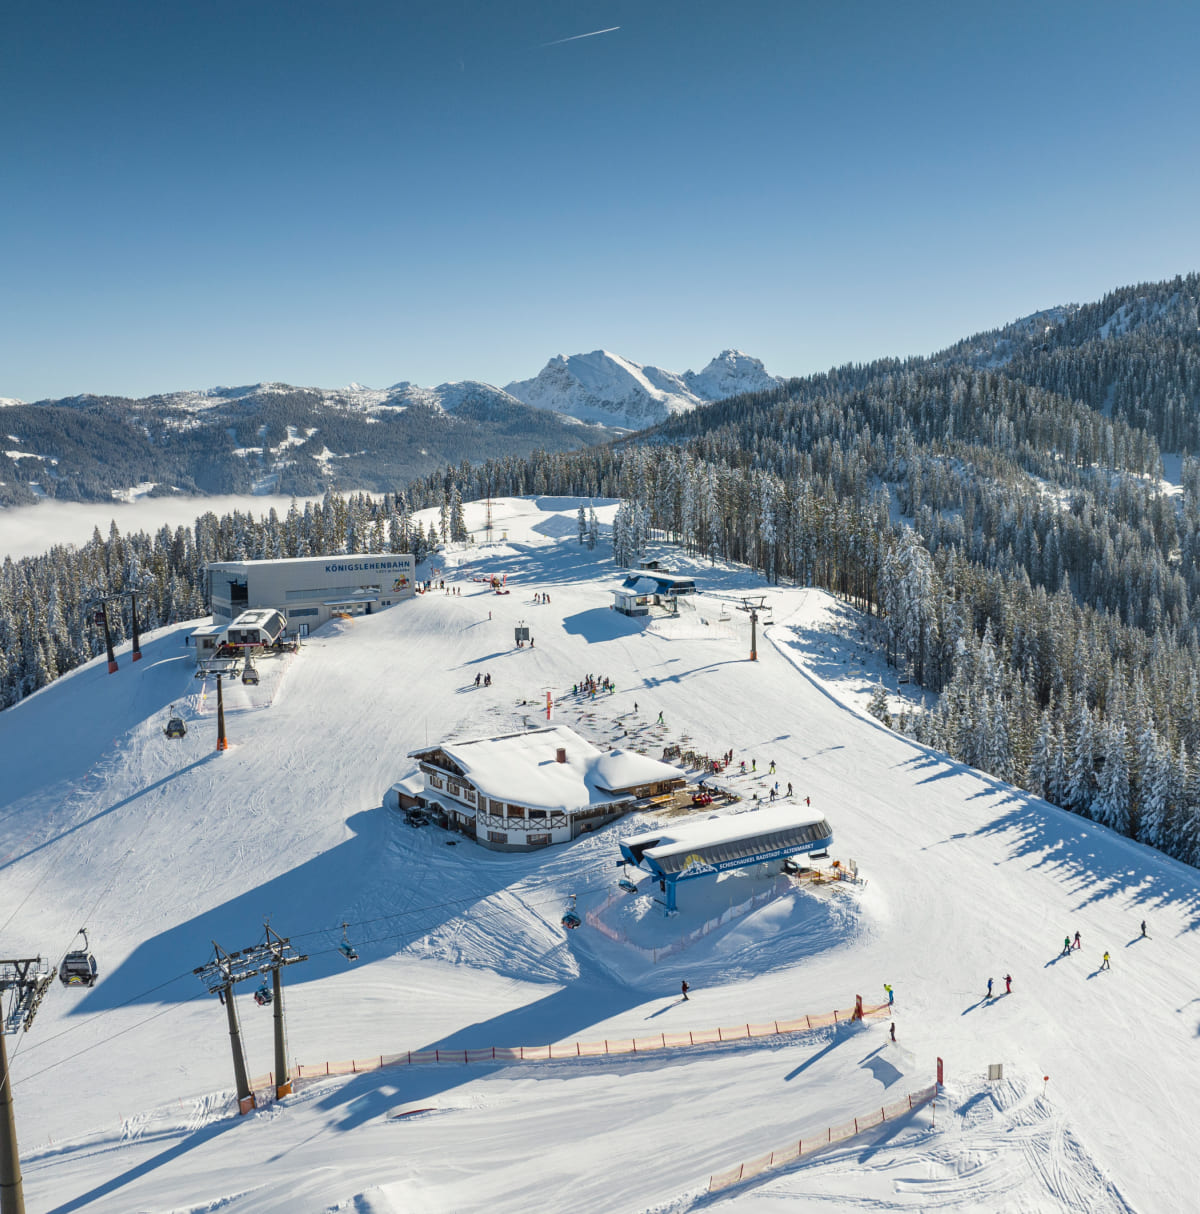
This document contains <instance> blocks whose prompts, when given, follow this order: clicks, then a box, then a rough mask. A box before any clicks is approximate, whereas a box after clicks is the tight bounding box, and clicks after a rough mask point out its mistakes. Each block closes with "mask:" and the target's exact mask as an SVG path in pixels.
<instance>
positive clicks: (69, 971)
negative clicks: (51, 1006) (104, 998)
mask: <svg viewBox="0 0 1200 1214" xmlns="http://www.w3.org/2000/svg"><path fill="white" fill-rule="evenodd" d="M79 934H80V935H81V936H82V937H83V948H77V949H72V950H71V951H70V952H69V953H67V955H66V956H65V957H64V958H63V959H62V964H61V965H60V966H59V967H58V980H59V981H60V982H61V983H62V984H63V986H95V985H96V979H97V978H98V977H99V969H98V968H97V966H96V958H95V957H93V956H92V954H91V951H90V950H89V948H88V938H87V928H82V927H81V928H80V929H79Z"/></svg>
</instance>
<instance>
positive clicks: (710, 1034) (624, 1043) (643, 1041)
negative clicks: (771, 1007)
mask: <svg viewBox="0 0 1200 1214" xmlns="http://www.w3.org/2000/svg"><path fill="white" fill-rule="evenodd" d="M887 1010H888V1005H887V1004H886V1003H880V1004H875V1005H872V1006H870V1007H867V1006H864V1007H863V1010H862V1015H863V1019H864V1020H865V1019H866V1018H867V1017H869V1016H878V1015H882V1014H885V1013H886V1012H887ZM855 1018H856V1015H855V1010H854V1009H853V1008H849V1009H846V1010H845V1011H843V1010H841V1009H840V1008H839V1009H837V1010H835V1011H832V1012H825V1013H822V1014H818V1015H815V1016H799V1017H797V1018H796V1019H794V1020H771V1021H768V1022H767V1023H765V1024H739V1025H734V1026H732V1027H729V1028H725V1027H721V1028H715V1029H693V1030H692V1031H691V1032H686V1033H655V1034H654V1035H653V1036H651V1037H625V1038H620V1039H608V1040H604V1041H566V1042H560V1043H559V1044H557V1045H518V1046H500V1045H493V1046H481V1047H476V1048H475V1049H469V1048H468V1049H442V1048H437V1049H432V1050H409V1051H407V1052H406V1053H403V1054H376V1055H374V1056H373V1057H370V1058H353V1059H348V1060H346V1061H342V1062H318V1063H315V1064H313V1063H303V1064H302V1063H299V1062H297V1063H295V1064H294V1068H295V1069H294V1074H293V1078H294V1079H296V1080H301V1079H318V1078H324V1077H325V1076H327V1075H360V1074H364V1073H366V1072H368V1071H378V1070H380V1069H382V1068H383V1067H389V1066H421V1065H427V1064H429V1063H444V1062H456V1063H459V1064H460V1065H461V1064H464V1063H477V1062H560V1061H566V1060H568V1059H571V1058H603V1057H605V1056H610V1055H627V1054H651V1053H654V1052H656V1051H661V1050H670V1049H687V1048H689V1047H690V1046H696V1045H717V1044H724V1043H726V1042H733V1041H747V1040H754V1039H757V1038H762V1037H783V1036H787V1035H788V1034H791V1033H807V1032H811V1031H812V1030H813V1029H819V1028H829V1027H830V1026H832V1025H838V1024H846V1023H848V1022H850V1021H853V1020H854V1019H855ZM274 1084H275V1075H274V1072H273V1071H271V1072H268V1073H267V1074H265V1075H258V1076H255V1078H254V1079H253V1080H252V1081H251V1083H250V1086H251V1087H252V1088H253V1089H254V1090H255V1091H258V1090H260V1089H263V1088H268V1089H269V1088H273V1087H274Z"/></svg>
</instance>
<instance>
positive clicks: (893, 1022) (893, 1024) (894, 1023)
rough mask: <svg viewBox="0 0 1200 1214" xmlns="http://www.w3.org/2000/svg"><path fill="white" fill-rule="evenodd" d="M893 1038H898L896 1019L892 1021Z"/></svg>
mask: <svg viewBox="0 0 1200 1214" xmlns="http://www.w3.org/2000/svg"><path fill="white" fill-rule="evenodd" d="M892 1040H893V1041H895V1040H896V1022H895V1021H894V1020H893V1021H892Z"/></svg>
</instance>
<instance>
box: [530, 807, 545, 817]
mask: <svg viewBox="0 0 1200 1214" xmlns="http://www.w3.org/2000/svg"><path fill="white" fill-rule="evenodd" d="M529 816H530V817H531V818H544V817H545V816H546V811H545V810H544V809H531V810H530V811H529Z"/></svg>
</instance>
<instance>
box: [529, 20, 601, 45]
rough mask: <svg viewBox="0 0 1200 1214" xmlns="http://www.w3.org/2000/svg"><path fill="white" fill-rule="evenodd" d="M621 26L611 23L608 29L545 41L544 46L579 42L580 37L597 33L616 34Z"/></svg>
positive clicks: (591, 36) (588, 36)
mask: <svg viewBox="0 0 1200 1214" xmlns="http://www.w3.org/2000/svg"><path fill="white" fill-rule="evenodd" d="M620 28H621V27H620V26H619V25H610V26H609V27H608V29H606V30H592V31H591V32H590V33H587V34H572V35H571V37H570V38H555V39H554V41H553V42H543V43H542V45H543V46H558V45H559V44H560V43H562V42H578V41H579V39H580V38H594V37H595V36H596V35H597V34H615V33H616V32H617V30H619V29H620Z"/></svg>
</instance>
